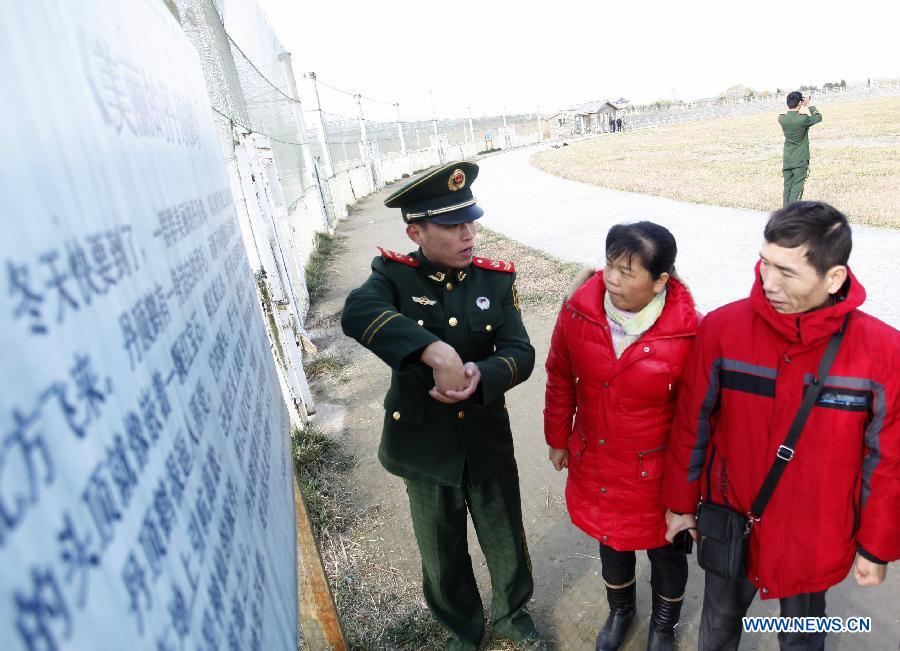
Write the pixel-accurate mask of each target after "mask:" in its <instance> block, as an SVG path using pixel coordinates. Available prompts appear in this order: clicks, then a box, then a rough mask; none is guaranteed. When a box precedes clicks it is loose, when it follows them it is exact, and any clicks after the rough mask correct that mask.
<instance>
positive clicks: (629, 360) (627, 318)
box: [544, 221, 699, 651]
mask: <svg viewBox="0 0 900 651" xmlns="http://www.w3.org/2000/svg"><path fill="white" fill-rule="evenodd" d="M676 250H677V248H676V244H675V238H674V237H673V236H672V233H670V232H669V231H668V230H667V229H666V228H664V227H662V226H660V225H658V224H654V223H652V222H646V221H645V222H638V223H636V224H618V225H616V226H613V227H612V228H611V229H610V230H609V233H608V234H607V236H606V266H605V268H604V269H603V270H602V271H597V272H596V273H594V274H592V275H591V276H589V277H588V278H587V279H586V280H585V281H584V282H583V283H580V284H579V286H578V287H577V289H575V290H574V291H573V293H572V295H571V296H569V298H568V299H566V301H565V302H564V303H563V306H562V309H561V310H560V313H559V318H558V319H557V321H556V327H555V328H554V330H553V337H552V339H551V342H550V352H549V354H548V355H547V388H546V398H545V401H544V437H545V439H546V441H547V445H548V446H549V447H550V450H549V456H550V461H551V463H552V464H553V467H554V468H556V470H562V469H563V468H568V475H569V476H568V481H567V482H566V507H567V508H568V511H569V517H571V519H572V522H573V523H574V524H575V525H576V526H577V527H578V528H579V529H582V530H583V531H584V532H585V533H587V534H588V535H589V536H592V537H593V538H596V539H597V541H599V543H600V565H601V573H602V576H603V583H604V585H605V586H606V601H607V604H608V605H609V617H608V618H607V620H606V622H605V623H604V624H603V627H602V628H601V630H600V632H599V634H598V635H597V643H596V649H597V651H613V650H614V649H618V648H620V646H621V645H622V643H623V641H624V640H625V636H626V634H627V632H628V629H629V628H630V627H631V624H632V622H633V621H634V618H635V613H636V600H635V599H636V590H637V579H636V577H635V562H636V558H635V551H637V550H647V556H648V558H649V559H650V587H651V589H652V591H653V598H652V604H653V611H652V614H651V616H650V633H649V638H648V643H647V648H648V649H651V650H652V651H663V650H665V649H674V648H675V646H674V645H675V634H674V629H675V625H676V624H677V623H678V618H679V616H680V614H681V605H682V602H683V601H684V587H685V584H686V583H687V578H688V564H687V557H686V555H685V552H687V551H688V548H687V547H686V546H685V545H689V544H690V537H689V535H688V534H687V532H685V533H684V534H682V536H681V540H680V541H679V542H680V543H681V544H680V545H673V544H669V542H668V541H666V538H665V535H666V518H665V502H664V499H663V467H664V464H663V461H664V459H665V451H666V445H667V444H668V439H669V430H670V428H671V426H672V418H673V416H674V413H675V396H676V395H677V393H678V380H679V376H680V374H681V369H682V368H683V367H684V364H685V358H686V357H687V354H688V351H689V350H690V347H691V343H692V341H693V339H694V335H695V333H696V332H697V327H698V321H699V317H698V315H697V312H696V310H695V309H694V300H693V298H691V294H690V292H689V291H688V289H687V287H685V286H684V285H683V284H682V283H681V282H680V281H679V280H678V278H677V277H676V276H675V254H676Z"/></svg>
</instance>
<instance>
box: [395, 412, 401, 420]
mask: <svg viewBox="0 0 900 651" xmlns="http://www.w3.org/2000/svg"><path fill="white" fill-rule="evenodd" d="M394 420H400V412H399V411H395V412H394Z"/></svg>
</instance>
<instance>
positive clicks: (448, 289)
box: [447, 283, 453, 292]
mask: <svg viewBox="0 0 900 651" xmlns="http://www.w3.org/2000/svg"><path fill="white" fill-rule="evenodd" d="M452 289H453V283H447V291H448V292H449V291H450V290H452Z"/></svg>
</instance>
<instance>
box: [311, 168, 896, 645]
mask: <svg viewBox="0 0 900 651" xmlns="http://www.w3.org/2000/svg"><path fill="white" fill-rule="evenodd" d="M498 158H500V157H498ZM483 176H485V177H486V176H487V175H483ZM479 182H483V180H482V179H479ZM386 192H387V191H385V192H382V193H379V194H377V195H374V196H372V197H370V198H368V199H366V200H365V201H363V202H361V203H360V204H359V206H358V207H357V209H356V210H355V211H354V213H353V214H352V215H351V216H350V218H349V219H347V220H346V221H345V222H343V223H342V224H341V225H340V226H339V228H338V233H337V235H338V236H339V237H340V238H343V239H342V246H341V247H340V251H339V252H338V253H337V254H336V255H335V256H334V257H333V258H332V259H331V260H330V262H329V265H328V283H327V284H328V290H327V291H326V292H325V293H324V295H323V296H322V297H321V298H320V299H319V300H318V301H317V302H316V303H315V304H314V306H313V309H312V311H311V313H310V315H309V318H308V320H307V325H308V328H309V332H310V335H311V337H312V339H313V341H314V343H315V344H316V345H317V346H318V348H319V353H318V355H317V357H318V358H319V359H330V360H332V361H333V362H334V363H333V364H331V366H333V367H335V368H336V369H337V370H336V371H335V372H334V373H332V374H324V375H322V376H321V377H318V378H317V379H315V380H313V383H312V384H313V391H314V393H315V396H316V400H317V404H318V412H317V414H316V416H315V418H314V424H315V426H316V427H319V428H321V429H322V430H323V431H324V432H325V433H327V434H328V435H329V436H330V437H333V438H335V439H337V440H338V441H339V442H340V447H341V449H342V450H343V451H344V452H343V453H344V454H347V455H352V456H353V457H354V458H355V460H356V463H355V465H354V466H353V468H352V469H351V470H350V471H349V472H348V474H347V475H346V476H345V479H344V480H342V481H345V482H346V493H345V496H346V497H347V499H348V500H349V502H350V505H349V507H348V509H346V513H345V514H344V515H343V516H342V518H343V521H344V529H343V531H341V532H339V533H338V535H334V536H330V537H329V538H328V540H327V541H326V542H325V543H324V544H323V556H324V557H325V563H326V568H327V569H328V571H329V575H330V579H331V581H332V585H333V589H334V591H335V594H336V599H337V601H338V607H339V609H340V611H341V615H342V618H343V621H344V626H345V629H347V630H348V632H349V637H350V638H351V641H352V643H353V644H354V646H356V647H357V648H367V649H368V648H396V649H432V648H436V647H438V646H439V644H440V642H441V640H442V639H443V635H442V634H441V632H440V631H439V629H438V628H437V626H436V625H435V623H434V622H433V620H432V619H431V618H430V616H429V615H428V614H427V611H426V610H425V608H424V604H423V602H422V596H421V592H420V590H419V581H420V580H421V574H420V568H419V558H418V553H417V550H416V547H415V541H414V539H413V535H412V528H411V524H410V519H409V513H408V507H407V502H406V495H405V492H404V489H403V484H402V481H401V480H400V479H399V478H397V477H394V476H392V475H390V474H388V473H387V472H386V471H385V470H384V469H383V468H382V467H381V466H380V464H379V463H378V461H377V456H376V452H377V447H378V441H379V436H380V429H381V421H382V417H383V409H382V406H381V401H382V398H383V396H384V393H385V391H386V389H387V386H388V381H389V372H388V369H387V367H386V366H385V365H384V364H383V363H382V362H381V361H380V360H378V359H377V358H376V357H375V356H374V355H372V354H371V353H368V352H367V351H365V350H364V349H363V348H362V347H360V346H359V345H358V344H356V343H355V342H354V341H352V340H350V339H348V338H346V337H344V336H343V335H342V334H341V332H340V323H339V320H340V310H341V308H342V305H343V301H344V298H345V297H346V295H347V293H348V292H349V291H350V290H351V289H353V288H354V287H356V286H357V285H359V284H360V283H361V282H362V281H363V280H364V279H365V278H366V276H367V275H368V273H369V264H370V262H371V259H372V257H373V255H375V254H376V253H377V251H376V249H375V246H376V245H381V246H384V247H386V248H390V249H394V250H398V251H404V252H405V251H409V250H410V249H411V248H412V245H411V243H410V242H409V241H408V240H407V238H406V235H405V233H404V231H403V227H402V222H401V220H400V218H399V216H398V215H397V213H396V211H392V210H388V209H385V208H384V207H383V206H382V205H381V200H382V199H383V197H384V196H385V194H386ZM491 208H494V209H497V208H498V206H491ZM491 214H492V213H491V212H490V211H489V212H488V214H487V215H486V216H485V218H484V219H483V220H482V222H483V225H484V226H486V227H488V228H490V227H491V226H492V223H491V222H492V220H491ZM499 221H503V220H499ZM507 223H508V222H507ZM478 246H479V252H480V254H482V255H485V256H487V257H500V258H509V259H513V260H515V262H516V266H517V268H518V269H519V270H520V273H519V281H518V282H519V286H520V291H521V294H522V297H523V314H524V318H525V324H526V326H527V328H528V332H529V334H530V336H531V341H532V343H533V345H534V346H535V349H536V354H537V364H536V367H535V371H534V375H533V376H532V377H531V379H530V380H529V381H528V382H526V383H525V384H524V385H521V386H519V387H516V388H515V389H514V390H513V391H512V392H511V393H510V394H509V396H508V405H509V412H510V416H511V420H512V427H513V434H514V436H515V440H516V457H517V460H518V464H519V474H520V480H521V488H522V500H523V512H524V514H525V528H526V532H527V534H528V542H529V548H530V552H531V557H532V561H533V564H534V572H535V580H536V590H535V596H534V601H533V603H532V608H531V609H532V612H533V613H534V614H535V617H536V620H537V622H538V625H539V626H540V627H541V628H542V630H544V631H545V633H546V634H547V637H548V638H549V639H550V641H551V643H552V645H553V648H558V649H566V650H568V649H573V650H580V649H585V650H587V649H593V648H594V647H593V644H594V637H595V635H596V632H597V630H598V628H599V626H600V624H601V623H602V621H603V619H604V618H605V614H606V608H605V597H604V593H603V589H602V581H601V580H600V577H599V560H598V558H597V556H598V554H597V548H596V542H595V541H593V540H592V539H590V538H588V537H587V536H586V535H584V534H583V533H581V532H580V531H579V530H578V529H576V528H575V527H574V526H573V525H572V524H571V523H570V521H569V518H568V515H567V513H566V509H565V502H564V499H563V489H564V482H565V475H564V474H560V473H556V472H555V471H553V469H552V467H551V466H550V463H549V462H548V461H547V452H546V446H545V444H544V440H543V434H542V429H541V424H542V410H543V401H544V385H545V381H546V377H545V374H544V370H543V362H544V360H545V359H546V355H547V348H548V344H549V338H550V332H551V329H552V326H553V322H554V319H555V315H556V311H557V309H558V306H559V302H560V299H561V297H562V295H563V294H564V293H565V292H566V291H567V290H568V287H569V285H570V284H571V277H572V276H573V275H574V273H575V270H576V265H575V264H573V263H562V262H559V261H557V260H555V259H553V258H549V257H548V256H547V255H546V254H544V253H541V252H538V251H535V250H533V249H529V248H527V247H525V246H524V245H521V244H519V243H517V242H515V241H511V240H507V239H505V238H503V237H501V236H499V235H497V234H494V233H490V232H482V233H481V234H479V242H478ZM474 539H475V538H474V533H473V532H471V534H470V540H473V541H474ZM470 549H471V551H472V552H473V561H474V563H475V566H476V575H477V576H478V579H479V585H480V586H481V590H482V598H483V600H484V602H485V603H489V602H490V588H489V583H488V580H487V570H486V567H485V566H484V559H483V557H482V556H481V554H480V551H479V550H478V546H477V544H472V545H471V547H470ZM897 565H898V564H897V563H894V564H893V567H892V569H891V571H890V572H889V573H888V574H889V576H888V583H887V584H886V585H885V586H882V587H881V588H879V589H876V590H872V589H870V590H867V591H863V590H860V589H858V588H856V587H855V584H852V583H851V582H846V581H845V582H844V583H843V584H842V585H841V586H839V587H838V588H837V589H834V590H832V591H831V592H830V593H829V612H830V613H831V614H835V615H841V616H845V617H846V616H849V615H872V616H873V632H872V633H870V634H868V635H866V636H855V637H854V636H851V635H844V636H838V635H832V636H830V637H829V644H828V648H829V649H856V648H873V649H875V648H896V645H897V641H898V638H900V618H898V609H897V608H896V607H895V605H896V602H897V600H898V597H900V567H897ZM690 566H691V578H690V581H689V584H688V589H687V598H686V603H685V607H684V611H683V616H682V623H683V625H682V626H681V627H680V632H679V638H680V640H681V647H682V648H695V647H696V631H697V622H698V621H699V615H700V604H701V595H702V576H701V573H700V571H699V569H698V568H697V566H696V564H695V563H694V561H693V560H691V563H690ZM649 580H650V577H649V566H648V563H647V560H646V555H643V554H639V555H638V609H639V614H638V620H637V622H636V626H635V627H634V629H633V633H632V634H631V636H630V638H629V640H628V642H627V644H626V648H627V649H643V648H644V647H645V645H646V634H647V622H648V618H649V612H650V604H649V598H650V585H649ZM891 603H893V606H889V604H891ZM777 606H778V604H777V603H772V602H771V601H766V602H760V601H758V600H757V602H756V603H755V604H754V606H753V608H752V609H751V614H773V615H774V614H777ZM485 648H491V649H502V648H508V647H507V646H504V644H503V643H502V642H497V641H494V642H490V643H488V646H486V647H485ZM757 648H758V649H776V648H777V641H776V639H775V636H774V635H766V636H761V635H746V636H744V641H743V644H742V645H741V649H757Z"/></svg>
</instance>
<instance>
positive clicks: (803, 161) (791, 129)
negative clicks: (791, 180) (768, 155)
mask: <svg viewBox="0 0 900 651" xmlns="http://www.w3.org/2000/svg"><path fill="white" fill-rule="evenodd" d="M809 113H810V114H809V115H803V114H802V113H800V112H799V111H788V112H787V113H782V114H781V115H779V116H778V124H780V125H781V130H782V131H784V159H783V161H782V166H781V168H782V169H785V170H790V169H793V168H795V167H802V166H804V165H809V128H810V127H811V126H812V125H814V124H818V123H819V122H821V121H822V114H821V113H819V112H818V111H817V110H816V107H815V106H810V107H809Z"/></svg>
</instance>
